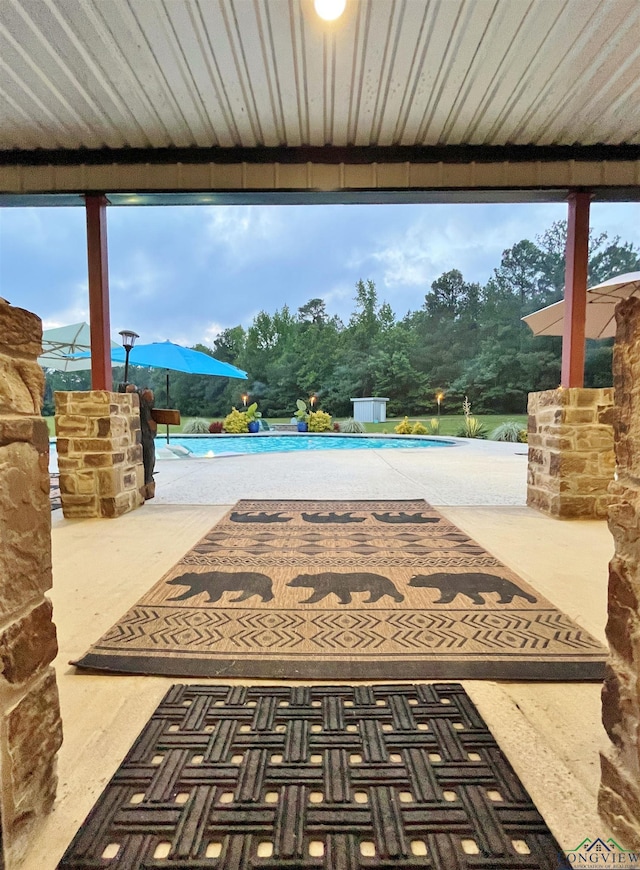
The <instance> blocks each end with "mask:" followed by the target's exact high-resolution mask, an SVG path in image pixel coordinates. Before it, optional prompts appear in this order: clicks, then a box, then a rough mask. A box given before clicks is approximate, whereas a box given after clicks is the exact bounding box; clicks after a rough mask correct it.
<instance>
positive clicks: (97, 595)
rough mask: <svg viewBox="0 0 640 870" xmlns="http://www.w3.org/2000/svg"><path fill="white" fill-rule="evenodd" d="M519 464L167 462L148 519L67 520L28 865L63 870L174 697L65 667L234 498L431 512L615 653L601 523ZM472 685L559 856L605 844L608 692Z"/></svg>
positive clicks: (339, 456)
mask: <svg viewBox="0 0 640 870" xmlns="http://www.w3.org/2000/svg"><path fill="white" fill-rule="evenodd" d="M524 453H525V448H524V447H523V446H522V445H514V444H496V443H487V442H484V443H483V442H473V441H472V442H462V443H461V444H460V445H459V446H456V447H452V448H447V449H442V450H436V449H434V450H427V451H413V450H407V451H406V453H405V451H382V450H373V451H354V452H348V453H347V452H345V453H340V452H335V451H326V452H325V451H323V452H319V453H313V454H304V453H300V454H287V455H277V454H274V455H263V456H247V457H230V458H224V459H223V458H220V459H212V460H174V461H171V460H168V461H162V462H159V463H158V474H157V478H156V480H157V497H156V499H155V500H154V501H153V502H148V503H147V504H146V505H145V506H144V507H143V508H142V509H140V510H137V511H135V512H133V513H131V514H127V515H125V516H124V517H121V518H120V519H117V520H75V521H69V520H65V519H64V518H63V517H62V512H61V511H56V512H55V514H54V517H53V565H54V589H53V596H52V597H53V601H54V618H55V621H56V623H57V626H58V636H59V643H60V654H59V656H58V658H57V660H56V669H57V673H58V682H59V687H60V699H61V705H62V715H63V722H64V732H65V740H64V744H63V747H62V750H61V752H60V757H59V775H60V784H59V790H58V800H57V802H56V805H55V809H54V812H53V813H52V815H51V816H50V817H49V818H48V819H47V820H46V821H45V823H44V825H43V827H42V829H41V831H40V832H39V833H38V835H37V836H36V837H35V838H34V839H33V841H32V842H31V844H30V848H29V851H28V853H27V855H26V858H25V862H24V865H23V866H24V867H26V868H28V870H35V868H38V870H54V868H55V867H56V864H57V862H58V861H59V859H60V857H61V855H62V853H63V852H64V849H65V848H66V846H67V845H68V843H69V841H70V840H71V838H72V837H73V835H74V833H75V831H76V829H77V828H78V826H79V825H80V824H81V822H82V821H83V819H84V818H85V816H86V814H87V813H88V811H89V810H90V808H91V806H92V804H93V802H94V801H95V799H96V798H97V797H98V795H99V794H100V792H101V790H102V788H103V787H104V785H105V784H106V783H107V781H108V780H109V778H110V777H111V775H112V774H113V772H114V771H115V769H116V767H117V766H118V764H119V763H120V761H121V760H122V758H123V756H124V755H125V753H126V751H127V750H128V748H129V747H130V745H131V743H132V742H133V740H134V739H135V737H136V736H137V734H138V733H139V731H140V730H141V729H142V727H143V725H144V724H145V722H146V720H147V719H148V717H149V716H150V714H151V713H152V711H153V709H154V708H155V706H156V705H157V704H158V702H159V701H160V699H161V698H162V696H163V695H164V693H165V691H166V690H167V688H168V687H169V685H171V684H172V683H173V682H178V681H177V680H172V679H168V678H162V677H129V676H94V675H89V674H82V673H80V672H76V671H75V669H74V668H72V667H70V666H69V665H68V662H69V660H70V659H73V658H74V657H76V656H79V655H81V654H82V653H83V652H84V651H85V650H86V648H87V647H88V646H89V645H90V644H91V642H92V641H94V640H96V639H97V638H98V637H99V636H100V635H101V634H102V633H103V632H104V631H106V630H107V629H108V628H109V627H110V626H111V625H112V624H113V623H114V622H115V621H116V620H117V618H118V617H119V616H120V615H121V614H122V613H124V611H125V610H126V609H127V608H128V607H130V606H131V605H132V604H133V603H134V602H135V601H136V600H137V599H138V598H139V597H140V596H141V595H142V594H143V593H144V592H145V591H146V590H147V589H148V588H149V587H150V586H151V585H152V584H153V583H154V582H155V581H156V580H158V579H159V578H160V577H161V576H162V574H163V573H164V572H165V571H167V570H168V569H169V568H170V567H171V566H172V565H173V564H174V563H175V562H176V561H177V559H178V558H179V557H180V556H181V555H182V554H183V553H184V552H185V551H186V550H187V549H188V548H189V547H191V546H192V545H193V544H195V543H196V541H197V540H198V539H199V538H200V537H201V536H202V535H203V534H204V533H205V532H206V531H207V530H208V529H209V528H210V527H211V526H212V525H213V524H214V523H215V522H217V521H218V520H219V519H220V517H221V516H222V515H223V514H224V513H225V512H226V510H227V509H228V508H229V507H230V506H231V505H232V504H233V503H234V502H235V501H236V500H237V499H239V498H377V497H388V498H415V497H423V498H425V499H427V500H428V501H429V502H431V503H432V504H434V505H438V506H440V508H441V510H442V512H443V513H444V514H445V515H446V516H447V517H448V518H449V519H451V520H452V521H453V522H454V523H456V524H457V525H458V526H460V527H461V528H462V529H463V530H464V531H465V532H467V533H468V534H469V535H470V536H471V537H473V538H475V540H477V541H478V542H479V543H480V544H481V545H482V546H484V547H485V548H487V549H488V550H490V551H491V552H492V553H493V554H494V555H495V556H497V557H498V558H500V559H501V560H502V561H503V562H505V563H506V564H507V565H508V566H509V567H510V568H512V569H513V570H514V571H516V572H518V573H519V574H520V575H521V576H522V577H523V578H524V579H525V580H527V581H528V582H529V583H531V584H532V585H533V586H534V587H535V588H536V589H538V590H539V591H540V592H541V593H542V594H543V595H545V596H546V597H547V598H549V599H550V600H551V601H552V602H553V603H554V604H555V605H556V606H557V607H559V608H560V609H561V610H563V611H564V612H565V613H567V614H568V615H569V616H571V617H572V618H573V619H575V620H576V621H577V622H579V623H580V624H581V625H582V626H584V627H585V628H586V629H587V630H588V631H590V632H591V633H592V634H593V635H595V636H596V637H598V638H600V639H601V640H603V641H604V625H605V620H606V594H607V593H606V589H607V562H608V560H609V559H610V557H611V555H612V549H613V546H612V539H611V536H610V535H609V532H608V530H607V527H606V523H604V522H597V521H590V522H589V521H572V522H562V521H558V520H552V519H549V518H547V517H545V516H543V515H542V514H539V513H537V512H535V511H532V510H530V509H528V508H527V507H526V506H525V478H526V456H524V455H522V454H524ZM401 678H402V674H398V679H401ZM180 682H206V681H204V680H181V681H180ZM224 682H225V683H229V684H233V683H234V682H237V681H233V680H225V681H224ZM253 682H255V681H253ZM265 682H269V681H265ZM274 682H275V681H274ZM464 685H465V688H466V689H467V691H468V692H469V694H470V696H471V697H472V699H473V700H474V702H475V703H476V704H477V706H478V708H479V710H480V712H481V714H482V716H483V717H484V718H485V720H486V721H487V724H488V725H489V727H490V728H491V730H492V731H493V733H494V735H495V736H496V738H497V740H498V742H499V743H500V746H501V747H502V749H503V750H504V752H505V753H506V755H507V756H508V758H509V760H510V761H511V763H512V765H513V766H514V768H515V770H516V772H517V774H518V775H519V776H520V778H521V779H522V781H523V783H524V785H525V787H526V788H527V789H528V791H529V793H530V794H531V796H532V798H533V800H534V801H535V802H536V805H537V806H538V808H539V810H540V811H541V812H542V814H543V816H544V817H545V819H546V821H547V823H548V824H549V826H550V827H551V830H552V831H553V833H554V834H555V836H556V837H557V838H558V840H559V842H560V844H561V846H563V847H564V848H565V849H571V848H574V847H575V846H577V845H578V844H579V843H580V842H581V841H582V840H583V839H584V838H585V837H586V836H590V837H596V836H603V838H605V839H606V837H607V836H609V832H608V831H607V830H606V828H605V826H604V824H603V823H602V822H601V821H600V819H599V817H598V816H597V812H596V795H597V788H598V781H599V761H598V751H599V749H600V748H601V746H602V745H604V742H605V735H604V731H603V729H602V726H601V724H600V686H599V685H597V684H594V683H582V684H580V683H570V684H559V683H548V684H544V683H516V682H511V683H497V682H490V681H486V682H477V681H468V682H465V683H464Z"/></svg>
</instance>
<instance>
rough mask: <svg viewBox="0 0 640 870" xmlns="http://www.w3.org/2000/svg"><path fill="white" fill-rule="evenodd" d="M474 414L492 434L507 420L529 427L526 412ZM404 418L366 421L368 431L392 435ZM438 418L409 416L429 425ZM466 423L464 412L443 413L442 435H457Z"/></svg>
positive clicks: (524, 427) (441, 421)
mask: <svg viewBox="0 0 640 870" xmlns="http://www.w3.org/2000/svg"><path fill="white" fill-rule="evenodd" d="M472 416H474V417H476V418H477V419H478V420H479V421H480V422H481V423H482V425H483V426H484V427H485V428H486V430H487V433H489V434H491V432H492V431H493V430H494V429H495V428H496V426H498V425H499V424H500V423H506V422H507V421H511V420H513V421H515V422H516V423H520V425H521V426H522V428H523V429H526V428H527V415H526V414H473V415H472ZM402 419H403V418H400V417H398V418H394V419H389V420H387V421H386V423H365V429H366V430H367V432H388V433H389V434H390V435H391V434H393V431H394V427H395V426H397V425H398V423H400V422H401V420H402ZM433 419H436V418H435V417H434V416H429V415H427V416H424V417H409V421H410V422H411V423H416V422H418V421H420V422H421V423H424V424H425V425H427V424H428V423H429V422H430V421H431V420H433ZM463 425H464V414H451V415H449V414H443V415H442V416H441V417H440V435H454V436H455V435H456V434H457V432H458V430H459V429H460V427H461V426H463Z"/></svg>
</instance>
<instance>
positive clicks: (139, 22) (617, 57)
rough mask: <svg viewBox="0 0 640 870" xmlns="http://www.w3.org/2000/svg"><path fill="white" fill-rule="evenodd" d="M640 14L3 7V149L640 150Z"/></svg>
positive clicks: (459, 5)
mask: <svg viewBox="0 0 640 870" xmlns="http://www.w3.org/2000/svg"><path fill="white" fill-rule="evenodd" d="M639 34H640V2H638V0H347V10H346V12H345V14H344V16H343V17H342V18H341V19H340V20H339V21H337V22H334V23H331V24H327V23H322V22H321V21H320V20H319V19H318V18H317V16H316V14H315V12H314V9H313V0H0V149H11V150H14V149H17V150H19V149H34V148H70V149H77V148H112V149H119V148H166V147H172V146H173V147H187V148H190V147H193V148H208V147H225V148H228V147H233V146H242V147H248V148H252V147H256V146H288V147H298V146H305V145H309V146H322V145H335V146H348V145H356V146H370V145H380V146H393V145H409V146H414V145H418V146H420V145H461V144H470V145H487V146H499V145H576V144H579V145H591V144H598V143H604V144H625V143H626V144H640V39H639V38H638V36H639Z"/></svg>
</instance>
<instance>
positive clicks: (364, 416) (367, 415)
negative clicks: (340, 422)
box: [351, 396, 389, 423]
mask: <svg viewBox="0 0 640 870" xmlns="http://www.w3.org/2000/svg"><path fill="white" fill-rule="evenodd" d="M351 401H352V402H353V419H354V420H359V421H360V422H361V423H384V421H385V420H386V419H387V402H388V401H389V399H382V398H380V396H368V397H367V398H365V399H351Z"/></svg>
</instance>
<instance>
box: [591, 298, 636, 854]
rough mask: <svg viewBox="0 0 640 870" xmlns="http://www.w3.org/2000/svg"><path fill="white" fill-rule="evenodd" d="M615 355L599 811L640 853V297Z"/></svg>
mask: <svg viewBox="0 0 640 870" xmlns="http://www.w3.org/2000/svg"><path fill="white" fill-rule="evenodd" d="M616 319H617V321H618V331H617V334H616V343H615V346H614V351H613V382H614V385H615V390H616V407H615V417H614V430H615V451H616V461H617V469H618V474H617V480H616V481H615V483H612V484H611V506H610V508H609V529H610V530H611V534H612V535H613V540H614V544H615V552H614V556H613V559H612V560H611V562H610V563H609V601H608V612H609V619H608V622H607V638H608V640H609V647H610V656H609V663H608V668H607V676H606V678H605V683H604V687H603V690H602V721H603V724H604V727H605V730H606V732H607V734H608V735H609V738H610V740H611V746H610V747H609V749H608V750H607V751H606V752H605V753H603V754H602V756H601V770H602V778H601V784H600V792H599V795H598V809H599V811H600V814H601V816H602V818H603V819H604V820H605V821H606V822H607V824H608V826H609V827H610V829H611V831H612V832H613V833H614V835H616V836H617V837H618V838H619V839H620V840H621V842H622V843H623V844H624V845H625V846H627V848H629V849H635V850H640V449H639V445H640V392H638V387H637V384H638V383H639V381H640V299H629V300H627V301H626V302H621V303H620V304H619V305H618V308H617V310H616Z"/></svg>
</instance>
